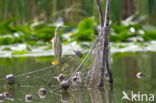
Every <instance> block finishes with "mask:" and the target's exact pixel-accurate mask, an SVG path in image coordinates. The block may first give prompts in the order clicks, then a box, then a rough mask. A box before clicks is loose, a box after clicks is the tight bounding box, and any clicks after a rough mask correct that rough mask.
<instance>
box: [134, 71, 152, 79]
mask: <svg viewBox="0 0 156 103" xmlns="http://www.w3.org/2000/svg"><path fill="white" fill-rule="evenodd" d="M136 77H137V78H139V79H141V78H146V77H150V76H149V75H146V74H144V73H142V72H138V73H137V74H136Z"/></svg>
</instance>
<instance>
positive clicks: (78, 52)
mask: <svg viewBox="0 0 156 103" xmlns="http://www.w3.org/2000/svg"><path fill="white" fill-rule="evenodd" d="M74 53H75V54H76V55H77V56H78V57H79V58H82V57H83V54H82V52H81V51H79V50H74Z"/></svg>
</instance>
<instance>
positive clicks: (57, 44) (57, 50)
mask: <svg viewBox="0 0 156 103" xmlns="http://www.w3.org/2000/svg"><path fill="white" fill-rule="evenodd" d="M66 27H67V26H58V27H57V28H56V30H55V36H54V38H53V41H52V42H53V47H54V54H55V59H56V61H58V62H59V63H60V62H61V56H62V44H61V39H60V34H59V31H60V30H61V29H62V28H66Z"/></svg>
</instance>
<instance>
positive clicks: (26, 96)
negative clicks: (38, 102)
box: [25, 94, 33, 102]
mask: <svg viewBox="0 0 156 103" xmlns="http://www.w3.org/2000/svg"><path fill="white" fill-rule="evenodd" d="M32 99H33V97H32V94H26V95H25V101H26V102H32Z"/></svg>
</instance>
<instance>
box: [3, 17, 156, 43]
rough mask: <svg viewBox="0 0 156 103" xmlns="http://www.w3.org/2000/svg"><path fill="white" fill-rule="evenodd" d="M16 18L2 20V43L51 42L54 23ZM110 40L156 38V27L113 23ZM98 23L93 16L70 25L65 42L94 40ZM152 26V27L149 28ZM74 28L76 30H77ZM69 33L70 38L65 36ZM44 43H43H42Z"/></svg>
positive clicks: (126, 40)
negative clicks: (23, 21) (22, 22)
mask: <svg viewBox="0 0 156 103" xmlns="http://www.w3.org/2000/svg"><path fill="white" fill-rule="evenodd" d="M14 21H15V20H14V19H9V20H6V21H3V22H0V29H1V31H0V36H1V38H0V45H6V44H15V43H27V44H29V45H43V44H45V43H50V40H51V39H52V38H53V36H54V32H55V28H56V26H54V25H53V24H47V23H44V22H33V23H31V24H27V25H23V26H22V25H13V23H14ZM111 26H112V29H111V35H110V40H111V42H130V41H138V42H143V41H149V40H156V27H153V26H150V25H140V24H139V23H138V22H136V23H135V22H133V21H129V22H127V24H124V23H123V24H119V25H118V24H112V25H111ZM97 28H98V23H97V22H96V20H95V19H93V18H85V19H84V20H82V21H81V22H80V23H79V24H78V26H77V27H69V29H67V30H64V34H63V35H62V39H63V41H64V42H67V41H68V39H69V38H70V41H69V42H72V41H77V42H81V43H83V42H82V41H88V42H90V41H93V40H94V39H95V37H96V36H97V32H98V30H97ZM149 28H150V29H149ZM73 30H76V32H75V31H74V32H73ZM64 35H68V38H63V37H64ZM42 43H43V44H42Z"/></svg>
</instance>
